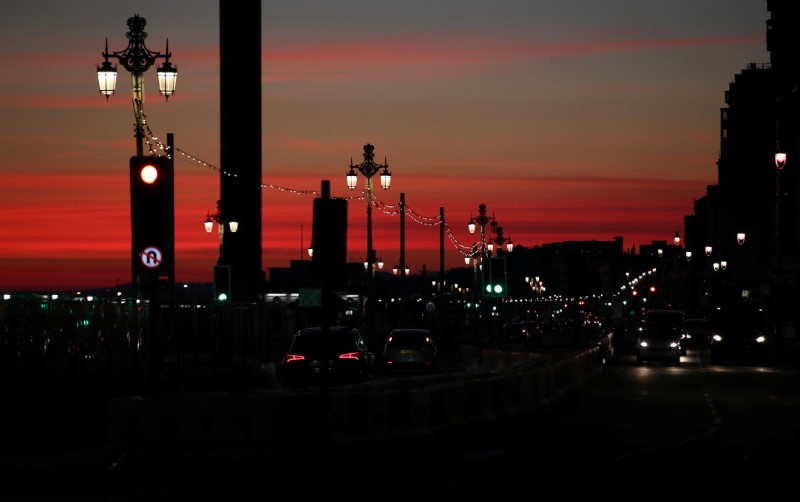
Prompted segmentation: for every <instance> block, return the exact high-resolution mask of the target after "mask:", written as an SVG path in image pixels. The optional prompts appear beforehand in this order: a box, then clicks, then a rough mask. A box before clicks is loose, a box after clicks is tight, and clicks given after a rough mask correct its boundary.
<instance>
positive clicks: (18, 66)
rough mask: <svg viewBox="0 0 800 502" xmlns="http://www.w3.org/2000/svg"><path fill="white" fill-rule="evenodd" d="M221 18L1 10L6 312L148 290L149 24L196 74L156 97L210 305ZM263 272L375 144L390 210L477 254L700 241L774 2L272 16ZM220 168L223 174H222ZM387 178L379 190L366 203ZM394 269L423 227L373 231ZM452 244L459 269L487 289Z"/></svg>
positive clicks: (203, 3) (304, 234) (530, 5)
mask: <svg viewBox="0 0 800 502" xmlns="http://www.w3.org/2000/svg"><path fill="white" fill-rule="evenodd" d="M218 1H219V0H192V1H188V0H185V1H174V0H173V1H170V0H166V1H165V0H161V1H149V0H140V1H137V2H135V3H127V2H107V1H104V2H100V1H94V0H92V1H87V0H80V1H75V2H62V1H55V0H50V1H44V0H27V1H22V0H0V6H1V7H2V12H3V29H2V30H0V65H1V66H2V71H1V72H0V107H1V108H2V121H0V153H1V155H0V180H1V182H0V209H2V223H0V229H2V231H0V291H7V290H20V289H23V290H57V289H82V288H96V287H113V286H114V284H116V283H117V282H118V281H119V283H121V284H124V283H128V282H129V281H130V279H131V263H130V253H131V250H130V246H131V228H130V195H129V180H128V162H129V158H130V157H131V156H132V155H135V153H136V143H135V139H134V136H133V132H134V122H135V118H134V115H133V109H132V105H131V89H130V74H129V73H128V72H127V71H126V70H125V69H124V68H123V67H121V66H119V67H118V71H119V77H118V83H117V92H116V94H115V95H114V96H112V97H111V98H110V99H109V100H108V101H106V99H105V98H104V97H102V96H101V95H100V94H99V92H98V88H97V78H96V65H98V64H99V63H101V62H102V61H103V58H102V56H101V53H102V51H103V50H104V44H105V40H106V38H107V39H108V48H109V50H110V51H120V50H123V49H124V48H125V47H126V46H127V39H126V38H125V33H126V32H127V31H128V28H127V24H126V23H127V19H128V18H129V17H132V16H133V15H135V14H138V15H140V16H142V17H143V18H145V19H146V21H147V26H146V27H145V31H146V32H147V34H148V38H147V41H146V44H147V47H148V48H149V49H150V50H153V51H160V52H164V51H165V44H166V40H167V39H169V49H170V51H171V52H172V59H171V62H172V63H173V64H174V65H176V66H177V68H178V83H177V92H176V94H175V96H173V97H172V98H170V100H169V101H168V102H166V101H165V100H164V98H163V97H161V96H159V94H158V84H157V82H156V74H155V68H151V69H150V70H149V71H148V72H147V73H146V74H145V76H144V79H145V102H144V113H145V116H146V119H147V124H148V126H149V128H150V129H151V130H152V132H153V133H154V134H155V135H156V136H158V137H159V139H161V140H162V141H166V135H167V133H172V134H173V135H174V139H175V145H176V147H177V148H178V149H179V150H180V151H182V152H186V153H187V154H189V155H190V156H191V157H192V158H195V159H198V160H199V161H193V160H192V158H190V157H187V156H184V155H179V156H177V157H176V163H175V168H176V172H175V246H176V250H175V254H176V277H175V279H176V281H178V282H210V281H211V280H212V270H213V266H214V264H215V263H216V259H217V256H218V252H219V242H218V240H217V237H216V234H215V233H212V234H206V232H205V231H204V230H203V221H204V220H205V218H206V214H207V213H208V212H212V213H213V212H214V211H215V204H216V201H217V199H218V198H219V171H218V170H217V169H216V168H217V167H218V166H219V165H220V151H219V138H220V118H219V103H220V99H219V3H218ZM262 17H263V20H262V41H263V42H262V82H263V86H262V90H263V95H262V96H263V97H262V112H263V128H262V133H263V159H262V183H263V184H264V185H265V187H264V189H263V190H264V191H263V225H264V226H263V232H262V242H263V268H264V270H266V271H267V272H268V270H269V268H270V267H287V266H289V262H290V260H300V259H309V258H308V256H307V254H305V250H304V249H305V248H306V247H307V246H308V245H309V243H310V239H311V228H312V210H313V199H314V197H315V196H314V195H313V194H311V193H310V192H313V191H319V189H320V186H321V183H322V180H329V181H330V186H331V195H332V196H334V197H357V196H358V195H360V194H359V193H356V192H350V191H349V190H348V189H347V185H346V183H345V175H346V173H347V170H348V169H347V168H348V165H349V163H350V159H351V157H352V158H353V161H354V162H356V163H359V162H361V161H362V160H363V157H362V153H363V145H364V144H365V143H371V144H373V145H374V146H375V156H376V160H379V161H381V162H382V161H383V159H384V157H385V158H386V159H387V160H388V163H389V166H390V170H391V171H392V174H393V176H392V186H391V189H390V190H388V191H384V190H381V189H380V188H378V187H379V183H377V179H376V180H375V181H376V191H375V195H376V196H377V197H378V198H379V199H380V200H381V201H382V202H383V203H385V204H389V205H391V204H397V203H398V202H399V200H400V194H401V193H403V194H405V201H406V205H407V206H408V207H409V209H410V210H411V211H413V212H415V213H417V214H419V215H421V216H423V217H428V218H434V217H437V216H438V215H439V208H440V207H443V208H444V214H445V221H446V224H447V226H448V228H449V230H450V231H451V232H452V235H453V236H454V238H455V239H456V241H457V243H458V244H461V245H471V244H472V243H473V242H474V241H475V240H476V235H470V234H469V232H468V229H467V223H468V222H469V219H470V216H476V215H477V213H478V206H479V205H480V204H486V206H487V210H488V212H489V214H490V215H492V214H493V215H494V216H495V218H496V220H497V222H498V224H499V225H500V226H502V227H503V233H504V235H505V236H506V237H510V238H511V239H512V240H513V242H514V243H515V244H517V245H523V246H526V247H533V246H537V245H541V244H544V243H552V242H562V241H568V240H592V239H594V240H601V241H608V240H612V239H613V238H614V237H615V236H622V237H623V243H624V244H623V245H624V247H625V248H626V249H628V248H630V247H632V246H636V248H637V250H638V247H639V246H640V245H641V244H649V243H651V242H652V241H654V240H670V241H671V239H672V237H673V236H674V235H675V232H676V231H680V232H681V233H683V218H684V216H686V215H688V214H691V213H692V211H693V201H694V200H695V199H697V198H700V197H702V196H704V195H705V190H706V186H707V185H710V184H715V183H716V182H717V169H716V161H717V156H718V152H719V134H720V128H719V115H720V111H719V110H720V108H723V107H724V106H725V103H724V93H725V91H726V90H727V89H728V85H729V83H730V82H731V81H732V80H733V78H734V76H735V75H736V74H737V73H739V72H741V71H742V69H744V68H745V67H746V66H747V64H748V63H751V62H755V63H766V62H769V53H768V52H767V50H766V42H765V38H766V37H765V32H766V31H765V23H766V20H767V19H768V18H769V13H768V11H767V8H766V0H699V1H698V0H691V1H689V0H649V1H647V2H642V1H641V0H562V1H558V2H553V1H551V0H548V1H545V0H526V1H522V0H434V1H431V0H426V1H419V0H403V1H400V2H376V1H374V0H372V1H364V0H338V1H335V2H322V1H319V0H317V1H308V0H292V1H281V2H275V1H263V2H262ZM209 166H210V167H209ZM363 188H364V178H363V177H362V176H361V175H359V185H358V189H359V190H363ZM373 239H374V243H373V244H374V248H375V249H376V250H377V255H378V256H379V257H381V258H382V259H383V260H384V262H386V264H387V266H388V267H391V266H392V265H394V264H396V263H398V262H399V254H400V251H399V249H400V220H399V217H398V216H396V215H390V214H386V213H384V212H382V211H380V210H377V209H376V210H374V211H373ZM458 244H454V243H451V242H450V240H449V239H446V240H445V245H446V248H445V260H446V266H447V267H448V268H450V267H458V266H464V260H463V254H462V253H461V251H460V250H459V248H458ZM366 247H367V246H366V203H365V202H364V200H363V199H358V198H353V199H351V200H350V202H349V203H348V258H349V260H350V261H363V260H364V258H365V256H366ZM406 261H407V262H408V264H409V266H410V268H411V270H412V273H418V272H419V271H421V270H422V268H423V266H425V267H427V269H428V270H438V266H439V229H438V227H435V226H431V225H424V224H421V223H417V222H415V221H414V220H413V219H411V218H407V219H406Z"/></svg>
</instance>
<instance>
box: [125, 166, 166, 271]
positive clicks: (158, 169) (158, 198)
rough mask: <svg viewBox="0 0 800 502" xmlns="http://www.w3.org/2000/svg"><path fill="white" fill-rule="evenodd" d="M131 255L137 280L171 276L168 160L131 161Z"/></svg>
mask: <svg viewBox="0 0 800 502" xmlns="http://www.w3.org/2000/svg"><path fill="white" fill-rule="evenodd" d="M130 183H131V237H132V238H131V241H132V246H131V252H132V255H133V256H132V258H133V271H134V275H135V276H137V277H141V276H146V275H157V276H164V275H172V271H173V267H174V245H173V243H174V235H175V231H174V216H175V202H174V176H173V166H172V161H171V160H170V159H169V158H168V157H157V156H135V157H131V164H130Z"/></svg>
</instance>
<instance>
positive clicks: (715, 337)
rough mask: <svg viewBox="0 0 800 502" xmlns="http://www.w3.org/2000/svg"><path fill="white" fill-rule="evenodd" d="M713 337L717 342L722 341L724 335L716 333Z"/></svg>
mask: <svg viewBox="0 0 800 502" xmlns="http://www.w3.org/2000/svg"><path fill="white" fill-rule="evenodd" d="M711 339H712V340H714V341H715V342H721V341H722V337H721V336H720V335H714V336H712V337H711Z"/></svg>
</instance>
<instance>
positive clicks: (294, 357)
mask: <svg viewBox="0 0 800 502" xmlns="http://www.w3.org/2000/svg"><path fill="white" fill-rule="evenodd" d="M304 360H305V357H304V356H301V355H300V354H287V355H286V362H287V363H291V362H293V361H304Z"/></svg>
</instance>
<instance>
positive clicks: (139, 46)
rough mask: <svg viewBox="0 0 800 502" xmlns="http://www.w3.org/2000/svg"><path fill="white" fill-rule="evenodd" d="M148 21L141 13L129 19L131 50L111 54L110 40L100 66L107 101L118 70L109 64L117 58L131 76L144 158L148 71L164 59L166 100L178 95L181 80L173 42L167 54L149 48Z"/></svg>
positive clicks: (161, 77) (161, 86)
mask: <svg viewBox="0 0 800 502" xmlns="http://www.w3.org/2000/svg"><path fill="white" fill-rule="evenodd" d="M145 25H147V21H146V20H145V19H144V18H143V17H140V16H139V15H138V14H137V15H135V16H133V17H130V18H128V29H129V31H128V32H127V33H126V34H125V36H126V37H127V38H128V47H126V48H125V49H124V50H121V51H114V52H109V51H108V39H107V38H106V46H105V50H104V51H103V53H102V56H103V58H105V61H103V63H101V64H99V65H97V82H98V84H99V87H100V94H101V95H103V96H105V98H106V100H108V98H109V97H111V95H112V94H114V92H115V91H116V86H117V68H116V66H113V65H112V64H111V62H110V61H109V58H115V59H116V60H117V61H118V62H119V64H121V65H122V67H123V68H125V69H126V70H128V71H129V72H130V73H131V94H132V99H133V113H134V116H135V117H136V155H137V156H142V155H144V110H143V107H144V78H143V75H144V72H146V71H147V70H148V69H149V68H150V67H151V66H152V65H153V64H155V62H156V61H157V60H158V59H162V58H163V59H164V63H163V64H162V65H161V66H158V67H157V74H158V90H159V93H160V94H161V95H162V96H164V97H165V98H166V99H169V97H170V96H172V95H173V94H175V84H176V82H177V79H178V69H177V68H176V67H174V66H172V63H170V62H169V58H170V57H171V56H172V53H170V52H169V39H167V49H166V51H165V52H164V53H161V52H156V51H151V50H150V49H148V48H147V46H146V45H145V43H144V41H145V39H146V38H147V33H146V32H145V31H144V27H145Z"/></svg>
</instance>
